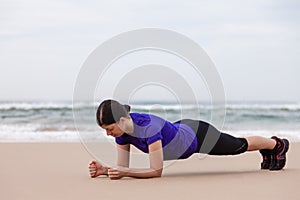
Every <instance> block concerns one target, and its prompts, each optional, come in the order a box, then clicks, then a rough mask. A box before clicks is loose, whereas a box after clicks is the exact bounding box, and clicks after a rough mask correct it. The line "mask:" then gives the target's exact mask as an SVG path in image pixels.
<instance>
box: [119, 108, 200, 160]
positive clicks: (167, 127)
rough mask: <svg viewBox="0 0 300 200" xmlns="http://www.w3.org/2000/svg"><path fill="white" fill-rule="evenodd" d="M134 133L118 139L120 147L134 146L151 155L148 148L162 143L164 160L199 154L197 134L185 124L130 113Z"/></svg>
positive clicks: (153, 116)
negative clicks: (156, 143)
mask: <svg viewBox="0 0 300 200" xmlns="http://www.w3.org/2000/svg"><path fill="white" fill-rule="evenodd" d="M130 116H131V118H132V120H133V125H134V132H133V133H132V134H127V133H124V134H123V135H121V136H120V137H116V143H117V144H120V145H124V144H132V145H134V146H135V147H137V148H138V149H140V150H141V151H143V152H145V153H149V149H148V146H149V145H150V144H152V143H154V142H156V141H158V140H161V141H162V146H163V155H164V160H174V159H184V158H188V157H189V156H191V155H192V154H193V153H196V152H197V147H198V141H197V138H196V134H195V132H194V131H193V130H192V128H190V127H189V126H187V125H185V124H178V123H174V124H173V123H171V122H169V121H167V120H164V119H162V118H160V117H158V116H155V115H151V114H143V113H130Z"/></svg>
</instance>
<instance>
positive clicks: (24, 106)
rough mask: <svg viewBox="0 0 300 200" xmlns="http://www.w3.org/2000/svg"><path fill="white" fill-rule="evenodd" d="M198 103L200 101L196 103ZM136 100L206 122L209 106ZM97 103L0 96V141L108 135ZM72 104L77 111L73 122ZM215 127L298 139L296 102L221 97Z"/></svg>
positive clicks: (136, 107) (164, 113)
mask: <svg viewBox="0 0 300 200" xmlns="http://www.w3.org/2000/svg"><path fill="white" fill-rule="evenodd" d="M199 105H200V106H199ZM199 105H194V104H188V103H187V104H182V105H177V104H174V103H166V102H164V103H162V104H158V103H151V102H144V103H143V102H142V103H141V102H140V103H135V104H132V105H131V108H132V111H131V112H143V113H152V114H155V115H158V116H161V117H163V118H165V119H168V120H170V121H177V120H179V119H180V117H181V116H182V113H183V112H184V113H185V115H184V116H188V118H191V119H201V120H204V121H208V122H210V120H211V112H212V109H213V108H212V106H211V105H210V104H209V103H208V102H202V103H201V102H200V103H199ZM96 108H97V103H87V102H82V103H79V104H76V106H75V107H74V108H73V104H72V102H37V101H35V102H9V101H6V102H4V101H3V102H0V118H1V123H0V142H2V143H3V142H80V141H81V139H82V137H84V140H86V139H87V138H88V139H89V140H91V141H97V140H98V141H108V140H109V141H112V140H113V138H111V137H107V136H106V135H105V132H104V131H103V130H102V129H101V128H99V127H98V126H97V123H96V119H95V111H96ZM73 109H75V110H76V112H77V113H79V114H80V120H77V121H76V125H75V122H74V116H73V115H74V113H73ZM225 109H226V115H225V119H224V123H223V126H222V127H221V128H220V129H221V131H223V132H226V133H229V134H232V135H234V136H239V137H240V136H250V135H260V136H265V137H271V136H272V135H278V136H281V137H286V138H288V139H290V140H291V141H294V142H298V141H300V102H227V103H226V106H225Z"/></svg>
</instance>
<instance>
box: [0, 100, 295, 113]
mask: <svg viewBox="0 0 300 200" xmlns="http://www.w3.org/2000/svg"><path fill="white" fill-rule="evenodd" d="M97 106H98V102H77V103H74V104H73V103H72V102H61V103H60V102H55V103H51V102H0V111H1V110H41V109H44V110H60V109H69V110H71V109H84V108H86V109H91V108H95V107H97ZM131 107H132V109H135V110H148V111H151V110H154V111H155V110H193V109H207V110H211V109H216V108H219V107H218V105H212V104H209V103H207V102H199V103H198V104H197V103H194V104H186V103H182V104H174V103H162V104H158V103H147V104H132V105H131ZM225 109H229V110H286V111H300V103H256V104H252V103H228V102H227V103H226V104H225Z"/></svg>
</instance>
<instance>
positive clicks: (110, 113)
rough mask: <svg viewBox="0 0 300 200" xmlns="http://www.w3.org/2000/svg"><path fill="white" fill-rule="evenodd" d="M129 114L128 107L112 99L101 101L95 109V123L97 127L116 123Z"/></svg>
mask: <svg viewBox="0 0 300 200" xmlns="http://www.w3.org/2000/svg"><path fill="white" fill-rule="evenodd" d="M129 112H130V106H129V105H122V104H120V103H119V102H117V101H115V100H112V99H108V100H105V101H102V103H101V104H100V105H99V107H98V109H97V114H96V119H97V123H98V125H99V126H102V125H104V124H105V125H110V124H113V123H116V122H117V121H119V120H120V118H121V117H127V116H128V113H129Z"/></svg>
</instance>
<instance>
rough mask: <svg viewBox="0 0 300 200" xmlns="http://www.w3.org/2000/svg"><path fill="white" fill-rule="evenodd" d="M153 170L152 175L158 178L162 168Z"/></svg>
mask: <svg viewBox="0 0 300 200" xmlns="http://www.w3.org/2000/svg"><path fill="white" fill-rule="evenodd" d="M154 171H155V174H154V177H155V178H160V177H161V176H162V171H163V170H162V169H158V170H154Z"/></svg>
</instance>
